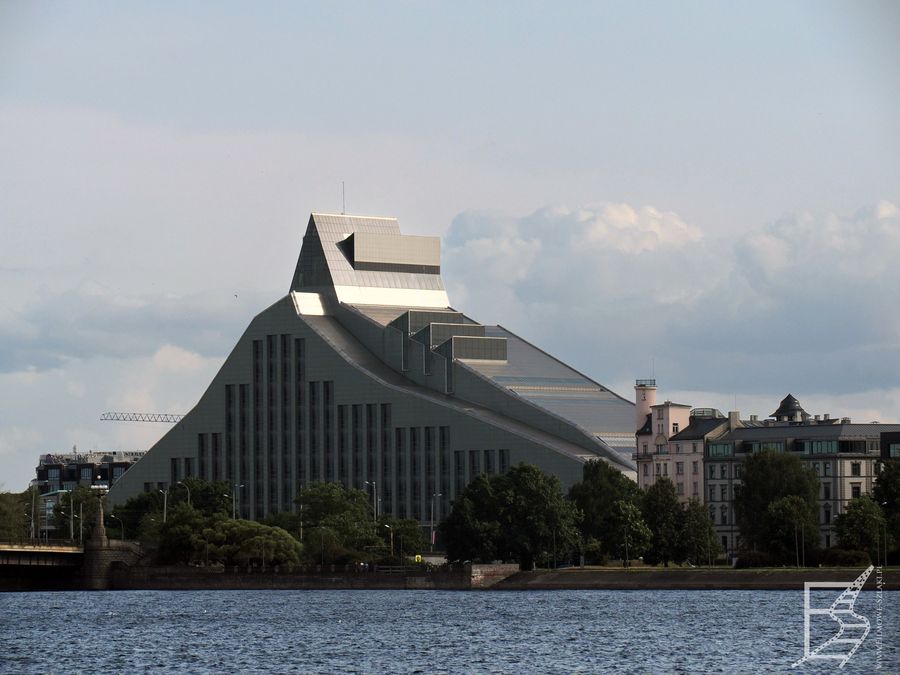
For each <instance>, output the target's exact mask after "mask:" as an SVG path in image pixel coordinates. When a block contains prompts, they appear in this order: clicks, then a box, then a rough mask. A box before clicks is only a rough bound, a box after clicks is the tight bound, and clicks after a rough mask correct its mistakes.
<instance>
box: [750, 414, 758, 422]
mask: <svg viewBox="0 0 900 675" xmlns="http://www.w3.org/2000/svg"><path fill="white" fill-rule="evenodd" d="M750 421H751V422H758V421H759V415H750Z"/></svg>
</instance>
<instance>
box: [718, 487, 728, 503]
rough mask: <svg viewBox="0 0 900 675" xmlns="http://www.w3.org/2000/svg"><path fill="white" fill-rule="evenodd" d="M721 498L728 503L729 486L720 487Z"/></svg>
mask: <svg viewBox="0 0 900 675" xmlns="http://www.w3.org/2000/svg"><path fill="white" fill-rule="evenodd" d="M719 496H720V497H721V499H722V501H723V502H727V501H728V486H727V485H720V486H719Z"/></svg>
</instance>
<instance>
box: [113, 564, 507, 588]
mask: <svg viewBox="0 0 900 675" xmlns="http://www.w3.org/2000/svg"><path fill="white" fill-rule="evenodd" d="M517 571H518V566H516V565H467V566H466V567H465V568H462V569H456V570H451V569H446V568H435V569H422V570H421V571H419V570H414V569H413V570H406V571H404V572H402V573H397V572H396V571H389V572H385V571H378V570H377V569H373V570H371V571H361V570H360V571H357V570H352V569H351V570H343V569H338V570H334V569H330V568H326V569H324V570H323V569H318V570H309V571H305V572H294V571H285V570H279V569H277V568H270V569H268V570H265V571H262V570H259V569H255V570H250V571H248V570H246V569H245V568H228V569H223V568H221V567H219V568H203V567H184V566H178V567H142V566H135V567H126V566H113V567H112V569H111V575H110V586H109V587H110V588H112V589H118V590H154V589H155V590H176V589H177V590H201V589H203V590H207V589H212V590H216V589H218V590H222V589H233V590H240V589H267V588H271V589H385V590H387V589H393V590H402V589H423V590H471V589H479V588H488V587H490V586H492V585H493V584H495V583H497V582H498V581H500V580H502V579H504V578H505V577H506V576H509V575H510V574H513V573H515V572H517Z"/></svg>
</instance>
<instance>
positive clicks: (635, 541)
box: [607, 499, 653, 567]
mask: <svg viewBox="0 0 900 675" xmlns="http://www.w3.org/2000/svg"><path fill="white" fill-rule="evenodd" d="M611 515H612V517H611V518H610V531H609V535H608V536H609V538H608V540H607V541H608V542H609V546H610V547H611V548H612V549H613V550H614V551H616V555H618V556H620V557H621V558H622V565H623V566H624V567H629V566H630V565H631V559H632V558H639V557H640V556H642V555H643V554H644V551H646V550H647V548H648V547H649V546H650V541H651V540H652V538H653V533H652V532H651V531H650V528H649V527H647V523H645V522H644V519H643V518H642V517H641V512H640V510H639V509H638V507H637V506H635V505H634V504H633V503H631V502H630V501H628V500H626V499H620V500H619V501H617V502H615V503H614V504H613V506H612V514H611Z"/></svg>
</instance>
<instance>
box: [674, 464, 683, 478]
mask: <svg viewBox="0 0 900 675" xmlns="http://www.w3.org/2000/svg"><path fill="white" fill-rule="evenodd" d="M675 474H676V475H678V476H683V475H684V462H675Z"/></svg>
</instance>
